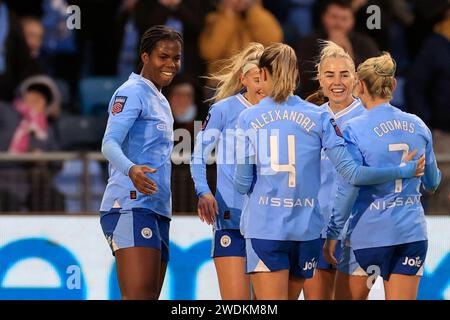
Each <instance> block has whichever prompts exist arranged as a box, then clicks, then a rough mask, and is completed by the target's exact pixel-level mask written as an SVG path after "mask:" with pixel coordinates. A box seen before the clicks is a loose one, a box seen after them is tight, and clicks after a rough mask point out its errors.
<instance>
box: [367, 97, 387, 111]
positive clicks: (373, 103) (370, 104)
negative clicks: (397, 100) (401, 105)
mask: <svg viewBox="0 0 450 320" xmlns="http://www.w3.org/2000/svg"><path fill="white" fill-rule="evenodd" d="M389 102H390V100H386V99H373V100H372V99H369V100H367V101H365V102H364V106H365V107H366V109H367V110H370V109H373V108H375V107H378V106H380V105H382V104H386V103H389Z"/></svg>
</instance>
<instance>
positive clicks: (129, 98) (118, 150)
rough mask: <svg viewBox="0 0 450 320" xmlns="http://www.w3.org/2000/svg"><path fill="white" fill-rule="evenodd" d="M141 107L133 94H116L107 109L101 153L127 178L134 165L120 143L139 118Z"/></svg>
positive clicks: (137, 98)
mask: <svg viewBox="0 0 450 320" xmlns="http://www.w3.org/2000/svg"><path fill="white" fill-rule="evenodd" d="M141 108H142V105H141V101H140V99H139V97H137V96H136V95H135V94H125V93H123V94H122V93H117V94H116V95H115V96H114V97H113V98H112V99H111V103H110V107H109V117H108V123H107V125H106V130H105V135H104V136H103V141H102V153H103V155H104V156H105V158H106V159H108V161H109V162H110V163H111V164H112V165H113V166H114V167H115V168H117V169H118V170H119V171H120V172H122V173H123V174H124V175H126V176H128V173H129V171H130V169H131V167H132V166H134V165H135V163H133V162H132V161H131V160H130V159H128V157H127V156H126V155H125V154H124V153H123V150H122V143H123V141H124V140H125V137H126V136H127V135H128V132H129V130H130V128H131V127H132V126H133V124H134V122H135V120H136V119H137V117H138V116H139V113H140V111H141Z"/></svg>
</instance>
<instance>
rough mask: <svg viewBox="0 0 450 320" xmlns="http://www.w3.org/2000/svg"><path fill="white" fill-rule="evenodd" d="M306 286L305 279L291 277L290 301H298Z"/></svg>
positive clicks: (289, 287) (289, 285)
mask: <svg viewBox="0 0 450 320" xmlns="http://www.w3.org/2000/svg"><path fill="white" fill-rule="evenodd" d="M304 284H305V279H303V278H296V277H293V276H289V284H288V299H289V300H298V297H299V296H300V292H302V290H303V286H304Z"/></svg>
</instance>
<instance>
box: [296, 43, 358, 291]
mask: <svg viewBox="0 0 450 320" xmlns="http://www.w3.org/2000/svg"><path fill="white" fill-rule="evenodd" d="M317 78H318V80H319V83H320V90H321V95H323V96H324V97H326V98H327V99H328V102H327V103H325V104H323V105H322V106H321V108H323V109H325V110H327V111H328V112H329V113H330V116H331V118H333V119H334V120H335V121H336V124H337V125H338V126H339V127H341V126H342V125H343V124H344V123H345V122H346V121H347V120H349V119H351V118H353V117H355V116H358V115H360V114H361V113H362V112H363V111H364V110H365V109H364V107H363V106H362V104H361V101H360V100H359V99H355V98H354V97H353V90H354V88H355V85H356V70H355V64H354V62H353V59H352V58H351V57H350V55H349V54H348V53H347V52H345V50H344V49H342V48H341V47H340V46H338V45H337V44H335V43H334V42H332V41H324V42H323V46H322V50H321V55H320V60H319V62H318V63H317ZM337 174H338V173H337V172H336V170H335V169H334V167H333V164H332V163H331V161H330V159H328V157H327V156H326V154H325V152H324V151H323V150H322V156H321V163H320V175H321V179H320V182H321V187H320V190H319V198H318V200H319V205H320V211H321V213H322V216H323V218H324V221H325V223H327V222H328V220H329V218H330V215H331V207H332V201H333V197H332V196H330V195H334V194H335V193H336V188H337V182H336V176H337ZM325 232H326V225H325V228H324V229H323V231H322V235H321V237H322V246H323V244H324V243H325V239H326V233H325ZM336 248H337V249H338V250H339V248H340V246H339V245H338V246H337V247H336ZM336 256H337V257H336V258H337V259H338V260H339V252H336ZM335 276H336V267H335V266H333V265H332V264H330V263H328V262H327V261H326V260H325V258H324V256H323V254H322V253H321V255H320V256H319V260H318V261H317V267H316V272H315V274H314V277H312V278H311V279H308V280H306V281H305V287H304V292H303V293H304V296H305V299H306V300H332V299H333V298H334V289H335Z"/></svg>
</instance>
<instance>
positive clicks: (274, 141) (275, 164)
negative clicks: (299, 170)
mask: <svg viewBox="0 0 450 320" xmlns="http://www.w3.org/2000/svg"><path fill="white" fill-rule="evenodd" d="M287 138H288V164H280V163H279V159H280V158H279V152H280V149H279V147H278V137H277V136H270V167H271V168H272V170H273V171H275V172H289V179H288V186H289V188H295V185H296V182H295V175H296V172H295V136H294V135H288V137H287Z"/></svg>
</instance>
